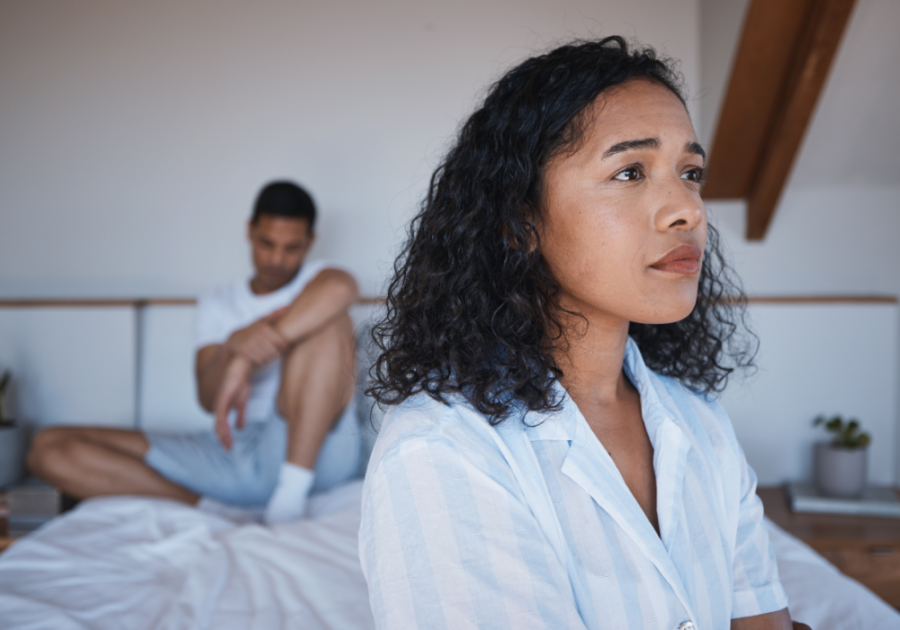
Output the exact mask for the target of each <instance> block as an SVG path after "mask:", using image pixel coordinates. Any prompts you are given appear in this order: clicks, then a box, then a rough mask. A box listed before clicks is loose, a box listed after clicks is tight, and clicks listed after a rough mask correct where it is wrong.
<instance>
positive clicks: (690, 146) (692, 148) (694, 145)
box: [684, 142, 706, 162]
mask: <svg viewBox="0 0 900 630" xmlns="http://www.w3.org/2000/svg"><path fill="white" fill-rule="evenodd" d="M684 152H685V153H693V154H694V155H699V156H700V157H702V158H703V161H704V162H705V161H706V151H704V150H703V147H701V146H700V143H699V142H688V143H687V144H686V145H684Z"/></svg>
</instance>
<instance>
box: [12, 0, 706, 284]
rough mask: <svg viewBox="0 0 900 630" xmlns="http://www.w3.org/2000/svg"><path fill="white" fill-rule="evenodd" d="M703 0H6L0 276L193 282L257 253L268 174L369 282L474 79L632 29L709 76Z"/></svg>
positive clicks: (241, 269)
mask: <svg viewBox="0 0 900 630" xmlns="http://www.w3.org/2000/svg"><path fill="white" fill-rule="evenodd" d="M698 2H699V0H666V1H665V2H660V1H658V0H602V1H588V0H489V1H483V0H459V1H456V2H452V3H451V2H437V1H430V2H413V1H412V0H383V1H380V2H363V1H361V0H355V1H351V2H325V1H319V2H287V1H278V0H261V1H250V0H244V1H240V2H231V3H222V2H216V1H214V0H198V1H195V2H190V3H185V2H180V1H177V0H160V1H154V2H129V3H122V2H115V1H114V0H82V1H80V2H77V3H58V2H52V1H50V0H32V1H29V2H3V3H0V296H5V297H22V296H63V295H66V296H81V297H84V296H122V295H127V296H134V295H140V296H153V295H195V294H197V293H198V292H200V291H202V290H204V289H206V288H208V287H209V286H211V285H215V284H217V283H220V282H224V281H226V280H229V279H231V278H233V277H235V276H239V275H243V274H246V273H247V272H248V271H249V265H248V261H247V252H246V248H245V246H244V242H243V222H244V221H245V219H246V217H247V215H248V213H249V210H250V206H251V204H252V201H253V199H254V196H255V194H256V192H257V191H258V189H259V188H260V186H261V185H262V184H263V183H265V182H266V181H267V180H270V179H272V178H275V177H290V178H293V179H296V180H298V181H300V182H301V183H303V184H305V185H307V186H308V187H309V188H310V190H311V191H312V192H313V194H314V196H315V198H316V199H317V201H318V203H319V205H320V207H321V210H322V215H323V217H322V223H321V227H320V230H319V232H320V240H319V242H318V244H317V246H316V250H315V252H314V254H315V255H319V256H326V257H329V258H334V259H337V260H340V261H341V262H343V263H344V264H346V265H349V267H350V268H351V269H352V270H353V271H354V272H355V273H356V275H357V276H358V278H359V280H360V282H361V285H362V289H363V292H364V293H366V294H370V295H377V294H379V293H380V292H381V287H382V283H383V281H384V279H385V277H386V275H387V273H388V271H389V268H390V264H391V262H392V260H393V257H394V253H395V250H396V247H397V243H398V240H399V239H400V238H401V237H402V235H403V230H404V227H405V223H406V220H407V219H408V217H409V216H410V212H411V211H412V210H413V208H414V207H415V206H416V204H417V203H418V201H419V199H420V197H421V196H422V193H423V187H424V184H425V182H426V180H427V178H428V177H429V175H430V174H431V171H432V168H433V166H434V164H435V161H436V159H437V158H438V157H439V156H440V154H441V152H442V150H443V149H444V148H445V146H446V142H447V140H448V138H450V136H451V135H452V134H453V132H454V130H455V129H456V127H457V125H458V124H459V122H460V121H461V120H462V119H463V117H464V116H465V115H466V114H467V113H468V112H469V110H470V109H471V108H472V107H473V106H474V105H475V103H476V102H477V100H478V98H479V97H480V96H481V95H482V94H483V92H484V89H485V88H486V86H487V85H488V84H489V83H490V82H491V81H492V80H494V79H496V78H498V76H499V74H500V73H501V72H502V71H503V70H504V69H506V68H508V67H509V66H510V65H511V64H513V63H515V62H516V61H517V60H520V59H521V58H523V57H525V56H527V55H529V54H531V53H532V52H534V51H537V50H543V49H545V48H546V47H548V46H550V45H551V44H552V43H553V42H555V41H556V40H558V39H560V38H569V37H572V36H588V35H592V34H593V35H607V34H615V33H619V34H624V35H626V36H637V37H639V38H640V39H642V40H643V41H644V42H646V43H648V44H652V45H654V46H657V47H659V48H660V49H661V50H663V51H666V52H668V53H669V54H671V55H673V56H675V57H677V58H680V59H681V60H682V69H683V71H684V74H685V76H686V78H687V80H688V82H689V83H690V84H691V85H695V84H696V83H697V81H698V78H699V38H698V36H699V22H698V6H699V4H698Z"/></svg>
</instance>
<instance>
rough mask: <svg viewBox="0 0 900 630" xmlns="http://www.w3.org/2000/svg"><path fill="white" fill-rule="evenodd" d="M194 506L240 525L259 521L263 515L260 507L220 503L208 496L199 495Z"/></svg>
mask: <svg viewBox="0 0 900 630" xmlns="http://www.w3.org/2000/svg"><path fill="white" fill-rule="evenodd" d="M195 507H196V508H197V509H198V510H200V511H202V512H206V513H207V514H215V515H216V516H222V517H224V518H227V519H228V520H229V521H234V522H235V523H240V524H242V525H243V524H245V523H259V522H260V521H261V520H262V517H263V510H262V509H261V508H246V507H240V506H237V505H229V504H227V503H222V502H221V501H216V500H215V499H212V498H210V497H200V500H199V501H197V505H196V506H195Z"/></svg>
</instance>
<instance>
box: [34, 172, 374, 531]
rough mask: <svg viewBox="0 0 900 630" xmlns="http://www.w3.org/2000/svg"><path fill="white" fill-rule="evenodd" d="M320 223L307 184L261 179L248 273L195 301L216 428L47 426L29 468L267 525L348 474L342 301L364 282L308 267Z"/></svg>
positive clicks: (106, 491)
mask: <svg viewBox="0 0 900 630" xmlns="http://www.w3.org/2000/svg"><path fill="white" fill-rule="evenodd" d="M315 219H316V210H315V206H314V204H313V202H312V199H310V197H309V195H308V194H307V193H306V192H305V191H303V190H302V189H301V188H299V187H298V186H296V185H294V184H292V183H289V182H275V183H272V184H269V185H268V186H266V187H265V188H264V189H263V190H262V192H260V194H259V197H258V198H257V200H256V205H255V208H254V211H253V216H252V218H251V220H250V223H249V225H248V228H247V234H248V238H249V240H250V244H251V246H252V252H253V267H254V269H255V273H254V275H253V277H252V278H251V279H250V280H249V282H248V281H246V280H241V281H237V282H234V283H232V284H230V285H227V286H224V287H220V288H218V289H216V290H214V291H212V292H211V293H209V294H207V295H205V296H203V297H202V298H201V299H200V300H199V301H198V305H197V314H196V337H197V339H196V346H197V354H196V379H197V392H198V397H199V399H200V404H201V405H202V406H203V408H204V409H205V410H207V411H209V412H211V413H214V414H215V431H205V432H201V433H192V434H160V433H143V432H140V431H127V430H120V429H100V428H86V427H54V428H49V429H46V430H44V431H43V432H41V433H40V434H38V435H37V437H36V438H35V440H34V444H33V446H32V449H31V452H30V453H29V455H28V465H29V467H30V469H31V470H32V472H34V473H35V474H37V475H39V476H40V477H42V478H44V479H46V480H47V481H48V482H50V483H52V484H54V485H55V486H57V487H58V488H60V489H61V490H63V491H64V492H66V493H67V494H70V495H72V496H74V497H77V498H87V497H94V496H102V495H115V494H133V495H145V496H158V497H167V498H171V499H176V500H179V501H183V502H186V503H189V504H199V506H200V507H206V508H209V509H213V510H217V511H227V510H228V507H227V506H240V507H245V508H261V507H262V506H265V511H264V520H265V521H266V522H267V523H270V524H271V523H280V522H286V521H291V520H295V519H298V518H301V517H302V515H303V512H304V507H305V502H306V497H307V495H308V494H309V493H310V492H311V491H312V492H317V491H321V490H326V489H328V488H329V487H332V486H334V485H336V484H338V483H340V482H342V481H345V480H347V479H349V478H351V477H353V476H354V475H355V474H356V472H357V468H358V466H359V453H360V433H359V430H358V425H357V422H356V412H355V405H354V401H353V392H354V384H355V380H356V379H355V371H356V369H355V358H354V340H353V326H352V323H351V321H350V318H349V316H348V314H347V310H348V308H349V307H350V305H351V304H353V303H354V302H355V301H356V299H357V296H358V291H357V286H356V282H355V281H354V279H353V278H352V277H351V276H350V275H349V274H347V273H345V272H344V271H341V270H339V269H335V268H333V267H331V266H329V265H327V264H325V263H323V262H320V261H316V262H308V263H305V264H304V259H305V257H306V254H307V252H308V251H309V248H310V247H311V245H312V243H313V239H314V233H313V228H314V224H315ZM232 423H233V425H234V426H233V427H232Z"/></svg>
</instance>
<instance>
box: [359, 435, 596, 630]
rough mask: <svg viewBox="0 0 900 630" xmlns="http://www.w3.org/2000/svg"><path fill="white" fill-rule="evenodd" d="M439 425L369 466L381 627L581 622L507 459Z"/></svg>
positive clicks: (363, 543)
mask: <svg viewBox="0 0 900 630" xmlns="http://www.w3.org/2000/svg"><path fill="white" fill-rule="evenodd" d="M458 437H459V436H457V439H450V438H448V437H447V436H445V435H443V434H442V433H441V431H440V430H439V429H437V428H433V427H429V428H424V429H422V430H416V431H414V435H407V436H403V437H401V438H399V439H397V440H396V441H395V442H394V443H393V444H392V445H391V446H390V447H389V448H388V449H386V450H385V451H383V452H382V453H381V456H380V459H379V461H377V462H376V465H375V466H374V467H370V470H369V474H368V477H367V481H366V491H365V493H364V496H363V506H362V526H361V529H360V559H361V561H362V565H363V571H364V573H365V575H366V580H367V581H368V584H369V596H370V601H371V604H372V612H373V614H374V617H375V623H376V627H378V628H392V629H393V628H428V629H431V628H433V629H443V628H453V629H456V628H491V629H497V630H502V629H510V630H512V629H520V628H523V629H527V628H575V629H577V628H583V627H584V625H583V622H582V621H581V619H580V617H579V616H578V611H577V608H576V605H575V601H574V595H573V593H572V589H571V586H570V583H569V579H568V574H567V572H566V568H565V566H564V565H563V563H562V562H561V561H560V560H559V559H558V558H556V557H555V556H554V554H553V552H552V550H551V545H549V544H548V543H547V541H546V539H545V537H544V536H543V534H542V532H541V529H540V528H539V526H538V524H537V522H536V520H535V518H534V515H533V514H532V513H531V510H530V509H529V508H528V506H527V505H526V504H525V502H524V501H523V499H522V496H521V493H520V492H519V491H518V488H517V486H516V484H515V481H514V477H513V475H512V473H511V472H510V471H509V467H508V465H506V464H505V460H504V459H503V458H502V456H500V455H499V454H497V453H491V452H490V451H491V449H490V448H489V445H486V444H477V443H472V442H466V441H465V440H463V441H462V443H461V440H460V439H458Z"/></svg>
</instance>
